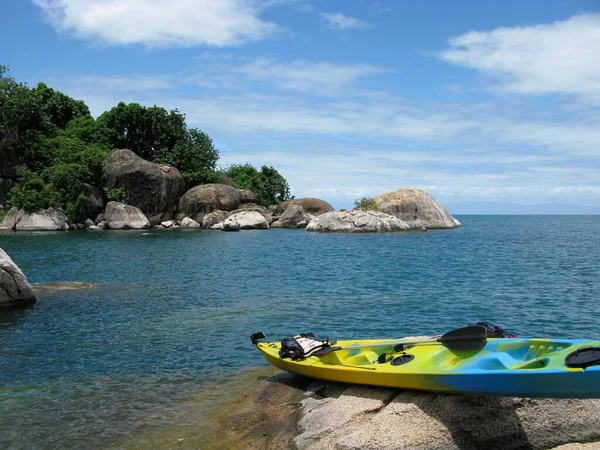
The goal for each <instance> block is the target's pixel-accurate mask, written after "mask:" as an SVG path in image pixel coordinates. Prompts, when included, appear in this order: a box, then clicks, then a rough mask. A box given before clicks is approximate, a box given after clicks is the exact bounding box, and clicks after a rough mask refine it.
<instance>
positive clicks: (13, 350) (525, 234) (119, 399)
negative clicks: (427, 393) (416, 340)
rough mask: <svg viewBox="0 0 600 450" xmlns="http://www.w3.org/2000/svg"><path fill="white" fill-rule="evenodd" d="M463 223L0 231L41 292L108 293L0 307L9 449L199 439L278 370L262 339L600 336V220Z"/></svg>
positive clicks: (2, 410)
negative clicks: (437, 226) (226, 396)
mask: <svg viewBox="0 0 600 450" xmlns="http://www.w3.org/2000/svg"><path fill="white" fill-rule="evenodd" d="M459 219H460V220H461V221H462V222H463V224H464V226H463V227H462V228H459V229H456V230H452V231H441V232H427V233H396V234H381V235H343V234H335V235H332V234H314V233H308V232H304V231H302V230H270V231H266V232H265V231H252V232H241V233H222V232H213V231H189V232H185V231H163V232H153V233H148V232H134V231H131V232H104V233H92V232H69V233H58V234H20V235H13V236H1V235H0V247H1V248H3V249H4V250H5V251H6V252H7V253H8V254H9V255H10V256H11V257H12V258H13V260H14V261H15V262H16V263H17V264H18V265H19V266H20V267H21V269H22V270H23V271H24V272H25V274H26V275H27V277H28V279H29V281H30V282H31V283H40V282H53V281H90V282H95V283H99V284H98V286H97V287H95V288H93V289H90V290H81V291H72V292H59V293H53V294H44V295H41V296H40V298H39V301H38V303H37V304H36V305H35V306H33V307H31V308H27V309H18V310H8V311H0V447H1V448H31V447H46V448H59V447H61V448H64V447H71V448H106V447H110V446H115V447H118V446H127V445H134V444H135V443H136V442H142V441H143V438H142V437H140V436H144V435H146V434H149V433H150V434H152V433H160V432H161V430H166V429H168V428H169V427H172V426H174V422H177V424H178V425H182V424H183V425H185V424H187V425H189V430H192V429H193V428H194V427H198V425H202V423H203V422H200V424H199V423H198V421H199V420H201V419H198V417H201V416H202V414H201V412H200V411H195V412H194V413H190V411H191V410H193V407H192V406H191V405H205V404H207V398H208V399H209V400H208V403H211V402H212V403H219V402H220V398H219V394H218V393H217V394H215V392H218V390H215V389H216V386H222V385H223V384H224V383H225V384H226V383H228V382H231V381H232V380H236V378H237V377H236V375H237V374H239V373H240V372H241V371H243V370H246V369H247V368H253V367H260V366H263V365H265V363H264V362H263V361H262V360H261V358H260V356H259V354H258V352H256V351H253V349H252V347H251V345H250V343H249V335H250V334H251V333H253V332H255V331H259V330H260V331H264V332H265V333H266V334H267V336H268V337H269V338H272V339H273V340H276V339H280V338H282V337H284V336H287V335H291V334H294V333H297V332H303V331H313V332H315V333H316V334H317V336H322V337H327V336H330V337H334V338H358V337H363V338H367V337H389V336H404V335H411V334H413V335H414V334H430V333H431V334H437V333H443V332H445V331H448V330H450V329H453V328H456V327H460V326H463V325H466V324H468V323H469V322H473V321H477V320H489V321H493V322H495V323H498V324H501V325H503V326H505V327H506V328H507V329H509V330H510V331H513V332H515V333H518V334H522V335H537V336H555V337H556V336H564V337H600V316H599V315H598V314H597V313H596V312H597V306H598V301H599V300H600V217H598V216H587V217H586V216H579V217H571V216H505V217H502V216H463V217H459ZM230 390H231V389H230ZM211 395H212V397H211ZM200 399H202V400H200ZM202 407H203V406H198V408H202ZM190 408H191V409H190ZM190 416H194V418H192V417H190ZM202 420H204V419H202ZM206 424H207V425H206V426H207V427H208V426H210V425H208V422H206ZM190 432H191V431H190Z"/></svg>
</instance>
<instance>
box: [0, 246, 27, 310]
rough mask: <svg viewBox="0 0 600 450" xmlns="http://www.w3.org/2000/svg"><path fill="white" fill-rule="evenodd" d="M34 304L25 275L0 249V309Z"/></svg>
mask: <svg viewBox="0 0 600 450" xmlns="http://www.w3.org/2000/svg"><path fill="white" fill-rule="evenodd" d="M30 303H35V293H34V292H33V289H32V287H31V285H30V284H29V282H28V281H27V278H25V275H23V272H22V271H21V269H19V267H17V265H16V264H15V263H14V262H13V260H12V259H11V258H10V256H8V255H7V254H6V252H5V251H4V250H2V249H1V248H0V307H4V306H19V305H27V304H30Z"/></svg>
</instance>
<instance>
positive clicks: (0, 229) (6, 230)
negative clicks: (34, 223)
mask: <svg viewBox="0 0 600 450" xmlns="http://www.w3.org/2000/svg"><path fill="white" fill-rule="evenodd" d="M13 231H14V230H12V229H10V228H8V227H5V226H4V225H0V233H12V232H13Z"/></svg>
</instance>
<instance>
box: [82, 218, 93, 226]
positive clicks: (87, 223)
mask: <svg viewBox="0 0 600 450" xmlns="http://www.w3.org/2000/svg"><path fill="white" fill-rule="evenodd" d="M83 224H84V225H85V227H86V228H89V227H91V226H92V225H94V221H93V220H92V219H85V220H84V221H83Z"/></svg>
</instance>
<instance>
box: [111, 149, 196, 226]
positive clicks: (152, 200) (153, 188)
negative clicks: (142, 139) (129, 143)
mask: <svg viewBox="0 0 600 450" xmlns="http://www.w3.org/2000/svg"><path fill="white" fill-rule="evenodd" d="M104 167H105V169H106V176H107V181H106V187H107V188H108V189H116V188H125V189H126V190H127V204H128V205H131V206H135V207H136V208H139V209H140V210H141V211H142V212H143V213H144V214H145V215H146V216H147V217H148V220H149V221H150V223H152V224H153V225H156V224H158V223H160V222H162V221H165V220H169V219H172V218H173V215H174V212H175V207H176V205H177V201H178V200H179V197H181V196H182V195H183V194H184V192H185V182H184V180H183V177H182V176H181V174H180V173H179V171H178V170H177V169H176V168H175V167H172V166H168V165H162V164H155V163H152V162H150V161H146V160H145V159H142V158H140V157H139V156H138V155H136V154H135V153H134V152H132V151H131V150H128V149H122V150H114V151H113V152H112V153H110V155H108V157H107V158H106V160H105V161H104Z"/></svg>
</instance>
